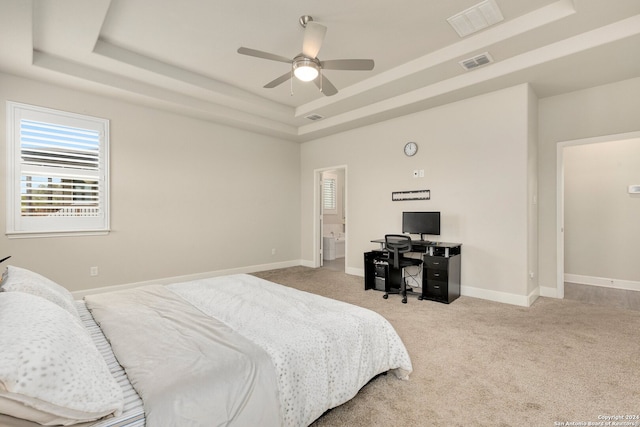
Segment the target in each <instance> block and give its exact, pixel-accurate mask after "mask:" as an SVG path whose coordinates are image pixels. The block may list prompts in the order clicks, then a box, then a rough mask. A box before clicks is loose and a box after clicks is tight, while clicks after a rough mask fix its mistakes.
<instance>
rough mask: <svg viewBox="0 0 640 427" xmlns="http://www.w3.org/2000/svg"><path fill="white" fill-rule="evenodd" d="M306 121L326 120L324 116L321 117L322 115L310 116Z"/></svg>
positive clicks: (306, 117)
mask: <svg viewBox="0 0 640 427" xmlns="http://www.w3.org/2000/svg"><path fill="white" fill-rule="evenodd" d="M305 119H309V120H313V121H314V122H315V121H316V120H322V119H324V116H321V115H320V114H309V115H308V116H305Z"/></svg>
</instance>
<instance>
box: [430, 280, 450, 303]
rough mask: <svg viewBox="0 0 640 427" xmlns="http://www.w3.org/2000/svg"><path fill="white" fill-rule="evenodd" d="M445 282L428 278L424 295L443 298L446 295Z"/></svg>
mask: <svg viewBox="0 0 640 427" xmlns="http://www.w3.org/2000/svg"><path fill="white" fill-rule="evenodd" d="M447 292H448V291H447V282H442V281H439V280H429V281H428V282H427V289H426V295H425V296H428V297H431V298H438V299H440V298H445V299H446V297H447Z"/></svg>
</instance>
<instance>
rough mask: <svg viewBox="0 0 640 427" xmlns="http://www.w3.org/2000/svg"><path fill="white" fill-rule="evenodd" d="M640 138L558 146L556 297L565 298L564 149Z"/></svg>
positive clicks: (597, 139) (602, 138) (623, 136)
mask: <svg viewBox="0 0 640 427" xmlns="http://www.w3.org/2000/svg"><path fill="white" fill-rule="evenodd" d="M636 138H640V131H639V132H628V133H618V134H613V135H603V136H596V137H593V138H582V139H573V140H569V141H562V142H559V143H558V144H557V148H556V150H557V155H556V168H557V169H556V170H557V171H556V185H557V190H556V195H557V199H556V224H557V228H556V252H557V256H556V259H557V269H556V271H557V273H556V292H557V294H556V297H557V298H564V149H565V148H566V147H571V146H574V145H586V144H595V143H599V142H613V141H622V140H625V139H636Z"/></svg>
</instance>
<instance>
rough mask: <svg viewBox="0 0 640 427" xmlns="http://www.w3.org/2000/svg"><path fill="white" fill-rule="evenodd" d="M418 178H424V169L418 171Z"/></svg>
mask: <svg viewBox="0 0 640 427" xmlns="http://www.w3.org/2000/svg"><path fill="white" fill-rule="evenodd" d="M419 175H420V178H424V169H420V174H419Z"/></svg>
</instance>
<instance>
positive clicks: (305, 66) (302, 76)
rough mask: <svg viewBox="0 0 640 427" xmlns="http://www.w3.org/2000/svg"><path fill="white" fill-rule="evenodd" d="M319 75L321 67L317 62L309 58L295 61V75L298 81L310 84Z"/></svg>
mask: <svg viewBox="0 0 640 427" xmlns="http://www.w3.org/2000/svg"><path fill="white" fill-rule="evenodd" d="M318 74H320V67H319V66H318V64H317V63H316V62H315V61H313V60H311V59H309V58H300V59H295V60H294V61H293V75H294V76H296V77H297V78H298V80H300V81H303V82H310V81H312V80H315V78H316V77H318Z"/></svg>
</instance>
